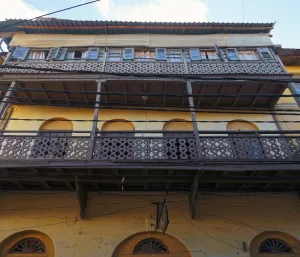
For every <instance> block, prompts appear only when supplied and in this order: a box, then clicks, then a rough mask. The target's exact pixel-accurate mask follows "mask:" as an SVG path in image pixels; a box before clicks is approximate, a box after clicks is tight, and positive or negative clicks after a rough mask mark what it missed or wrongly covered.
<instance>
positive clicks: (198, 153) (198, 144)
mask: <svg viewBox="0 0 300 257" xmlns="http://www.w3.org/2000/svg"><path fill="white" fill-rule="evenodd" d="M186 87H187V92H188V94H189V95H192V94H193V90H192V84H191V82H190V81H187V83H186ZM189 104H190V110H191V115H192V122H193V128H194V136H195V143H196V149H197V156H198V159H201V157H202V153H201V147H200V138H199V131H198V125H197V118H196V113H195V105H194V98H193V97H192V96H189Z"/></svg>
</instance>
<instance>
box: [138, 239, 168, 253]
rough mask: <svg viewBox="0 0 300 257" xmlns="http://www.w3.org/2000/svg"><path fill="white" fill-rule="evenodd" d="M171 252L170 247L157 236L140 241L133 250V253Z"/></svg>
mask: <svg viewBox="0 0 300 257" xmlns="http://www.w3.org/2000/svg"><path fill="white" fill-rule="evenodd" d="M162 253H166V254H167V253H169V250H168V248H167V247H166V246H165V245H164V244H163V243H162V242H161V241H159V240H157V239H155V238H147V239H144V240H143V241H141V242H139V243H138V244H137V245H136V247H135V248H134V250H133V254H162Z"/></svg>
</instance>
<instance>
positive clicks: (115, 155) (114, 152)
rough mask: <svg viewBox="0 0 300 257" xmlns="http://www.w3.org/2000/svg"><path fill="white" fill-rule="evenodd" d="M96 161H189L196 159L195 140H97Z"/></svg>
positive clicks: (94, 156) (94, 155)
mask: <svg viewBox="0 0 300 257" xmlns="http://www.w3.org/2000/svg"><path fill="white" fill-rule="evenodd" d="M93 158H94V159H98V160H99V159H100V160H120V159H121V160H126V159H134V160H166V159H172V160H188V159H196V158H197V152H196V145H195V140H194V139H189V138H178V139H177V138H173V139H165V138H134V139H131V138H130V139H129V138H96V142H95V148H94V154H93Z"/></svg>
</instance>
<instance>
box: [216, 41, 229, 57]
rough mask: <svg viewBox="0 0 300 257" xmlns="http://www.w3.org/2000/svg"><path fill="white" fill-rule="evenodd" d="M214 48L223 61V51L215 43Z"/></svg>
mask: <svg viewBox="0 0 300 257" xmlns="http://www.w3.org/2000/svg"><path fill="white" fill-rule="evenodd" d="M215 49H216V52H217V54H218V55H219V57H220V59H221V60H222V61H225V60H226V58H224V53H223V52H222V51H221V50H220V48H219V47H218V45H217V44H216V43H215Z"/></svg>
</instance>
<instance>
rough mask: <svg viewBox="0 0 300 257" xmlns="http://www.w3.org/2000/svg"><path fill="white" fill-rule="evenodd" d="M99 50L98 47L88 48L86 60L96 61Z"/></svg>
mask: <svg viewBox="0 0 300 257" xmlns="http://www.w3.org/2000/svg"><path fill="white" fill-rule="evenodd" d="M99 52H100V48H99V47H90V48H89V50H88V54H87V57H86V59H87V60H98V57H99Z"/></svg>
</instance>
